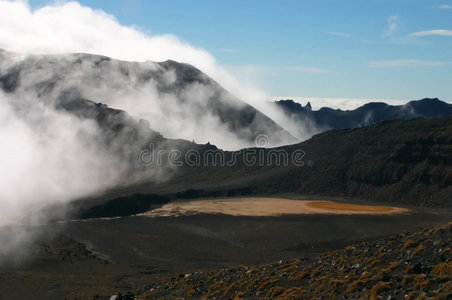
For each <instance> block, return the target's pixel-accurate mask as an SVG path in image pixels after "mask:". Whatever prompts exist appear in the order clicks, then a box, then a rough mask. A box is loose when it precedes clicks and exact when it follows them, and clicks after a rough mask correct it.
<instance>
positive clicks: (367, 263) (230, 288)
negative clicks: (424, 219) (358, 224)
mask: <svg viewBox="0 0 452 300" xmlns="http://www.w3.org/2000/svg"><path fill="white" fill-rule="evenodd" d="M128 297H129V298H133V297H132V295H131V294H129V295H128ZM451 297H452V223H448V224H446V225H444V226H441V227H437V228H434V229H430V230H428V229H426V230H423V231H419V232H415V233H410V232H405V233H402V234H398V235H395V236H390V237H387V238H383V239H379V240H376V241H372V242H362V243H357V244H355V245H351V246H348V247H346V248H343V249H340V250H334V251H330V252H326V253H324V254H323V255H321V256H318V257H315V258H300V259H296V260H281V261H278V262H274V263H271V264H263V265H258V266H253V267H248V266H236V267H231V268H225V269H221V270H217V271H209V272H195V273H190V274H181V275H180V276H179V277H177V278H173V279H172V280H171V281H169V282H166V283H163V284H153V285H149V286H146V287H145V288H143V289H142V290H141V291H138V292H137V293H136V296H135V299H160V298H164V299H175V298H180V299H200V298H201V299H242V298H243V299H250V298H251V299H271V298H277V299H350V298H351V299H407V300H408V299H450V298H451ZM119 298H120V297H118V299H119ZM122 298H125V297H122Z"/></svg>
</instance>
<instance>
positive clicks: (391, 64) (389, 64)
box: [369, 59, 450, 68]
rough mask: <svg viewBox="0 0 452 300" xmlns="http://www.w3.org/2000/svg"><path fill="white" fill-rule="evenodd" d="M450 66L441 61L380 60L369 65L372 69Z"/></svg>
mask: <svg viewBox="0 0 452 300" xmlns="http://www.w3.org/2000/svg"><path fill="white" fill-rule="evenodd" d="M446 65H450V63H449V62H447V61H440V60H417V59H394V60H380V61H373V62H370V63H369V67H371V68H397V67H439V66H446Z"/></svg>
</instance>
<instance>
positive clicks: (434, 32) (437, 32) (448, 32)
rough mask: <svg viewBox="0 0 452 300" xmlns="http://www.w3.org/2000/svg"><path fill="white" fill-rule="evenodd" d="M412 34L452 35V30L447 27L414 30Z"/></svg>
mask: <svg viewBox="0 0 452 300" xmlns="http://www.w3.org/2000/svg"><path fill="white" fill-rule="evenodd" d="M411 35H414V36H428V35H440V36H452V30H447V29H434V30H425V31H418V32H413V33H412V34H411Z"/></svg>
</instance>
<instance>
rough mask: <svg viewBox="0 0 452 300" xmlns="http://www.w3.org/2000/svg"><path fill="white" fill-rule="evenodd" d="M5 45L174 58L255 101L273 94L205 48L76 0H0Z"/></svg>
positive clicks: (138, 58)
mask: <svg viewBox="0 0 452 300" xmlns="http://www.w3.org/2000/svg"><path fill="white" fill-rule="evenodd" d="M0 48H3V49H6V50H10V51H16V52H22V53H35V54H36V53H40V54H54V53H69V52H84V53H93V54H101V55H106V56H110V57H113V58H117V59H122V60H130V61H146V60H152V61H164V60H167V59H172V60H176V61H179V62H185V63H189V64H192V65H194V66H196V67H197V68H198V69H200V70H201V71H203V72H205V73H206V74H207V75H209V76H211V77H212V78H214V79H215V80H216V81H218V82H219V83H220V84H221V85H223V86H224V87H225V88H226V89H227V90H229V91H231V92H233V93H234V94H235V95H236V96H238V97H239V98H241V99H242V100H244V101H247V102H248V103H250V104H252V105H254V106H258V107H259V105H262V103H263V102H265V101H262V100H265V99H268V98H269V96H268V95H266V94H265V93H264V92H263V91H261V90H260V89H258V88H256V87H254V86H251V85H248V84H246V83H244V82H239V81H237V80H236V79H235V78H234V77H233V76H232V75H231V74H229V73H228V72H226V70H225V68H224V67H223V66H221V65H220V64H218V63H217V62H216V61H215V58H214V57H213V55H211V54H210V53H209V52H207V51H206V50H204V49H201V48H197V47H193V46H192V45H190V44H189V43H187V42H185V41H182V40H180V39H179V38H178V37H176V36H174V35H170V34H167V35H149V34H145V33H143V32H141V31H139V30H138V29H136V27H133V26H132V27H129V26H124V25H121V24H120V23H119V22H118V21H117V20H116V18H115V17H114V16H112V15H109V14H107V13H105V12H104V11H101V10H94V9H92V8H89V7H86V6H82V5H80V4H79V3H77V2H66V3H64V2H63V3H61V2H57V4H55V5H52V6H45V7H42V8H40V9H37V10H35V11H33V10H31V8H30V6H29V5H28V4H27V3H26V2H24V1H5V0H3V1H1V0H0ZM229 50H230V49H229Z"/></svg>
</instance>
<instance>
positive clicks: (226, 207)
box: [141, 197, 410, 216]
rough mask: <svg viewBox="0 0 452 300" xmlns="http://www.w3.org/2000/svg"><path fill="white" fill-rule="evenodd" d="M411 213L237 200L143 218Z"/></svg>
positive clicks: (188, 204) (172, 206) (181, 206)
mask: <svg viewBox="0 0 452 300" xmlns="http://www.w3.org/2000/svg"><path fill="white" fill-rule="evenodd" d="M409 212H410V210H409V209H406V208H401V207H393V206H378V205H360V204H350V203H341V202H335V201H321V200H294V199H284V198H262V197H240V198H224V199H209V200H192V201H180V202H172V203H168V204H165V205H164V206H162V207H160V208H158V209H154V210H151V211H148V212H145V213H143V214H141V215H145V216H177V215H190V214H198V213H205V214H226V215H232V216H279V215H295V214H335V215H339V214H343V215H370V214H371V215H380V214H404V213H409Z"/></svg>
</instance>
